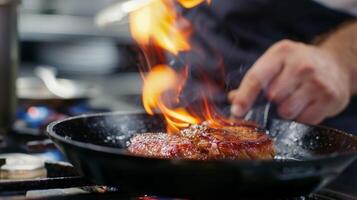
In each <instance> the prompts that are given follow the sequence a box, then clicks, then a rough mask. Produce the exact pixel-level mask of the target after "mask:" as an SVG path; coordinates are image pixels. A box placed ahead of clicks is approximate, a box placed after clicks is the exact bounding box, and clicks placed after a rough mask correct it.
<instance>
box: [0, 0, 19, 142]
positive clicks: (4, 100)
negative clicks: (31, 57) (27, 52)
mask: <svg viewBox="0 0 357 200" xmlns="http://www.w3.org/2000/svg"><path fill="white" fill-rule="evenodd" d="M17 4H18V1H13V0H0V136H1V135H4V134H5V133H7V132H8V131H9V130H10V128H11V125H12V122H13V120H14V117H15V109H16V89H15V88H16V85H15V80H16V69H17V65H18V36H17V35H18V34H17V11H16V9H17Z"/></svg>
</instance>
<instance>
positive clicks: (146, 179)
mask: <svg viewBox="0 0 357 200" xmlns="http://www.w3.org/2000/svg"><path fill="white" fill-rule="evenodd" d="M47 130H48V134H49V136H50V138H51V139H52V140H53V141H54V142H55V143H56V145H57V146H58V147H59V148H60V149H61V150H62V151H63V152H64V154H65V155H66V156H67V157H68V159H69V161H70V162H71V163H72V164H73V165H74V166H75V167H76V168H77V169H78V171H79V172H80V173H81V174H82V175H84V176H85V177H86V178H88V179H90V180H92V181H93V182H95V183H96V184H99V185H109V186H118V187H119V188H120V189H121V191H123V192H124V191H125V192H130V194H137V195H143V194H149V195H161V196H170V197H185V198H200V199H201V198H223V197H232V196H235V197H244V196H250V197H252V196H253V197H262V196H263V197H265V198H268V197H276V196H278V197H292V196H299V195H303V194H308V193H310V192H313V191H316V190H318V189H320V188H321V187H323V186H325V185H326V184H327V183H328V182H329V181H331V180H332V179H333V178H335V177H336V176H337V175H338V174H340V173H341V172H342V171H343V170H344V169H345V168H346V167H347V166H348V165H349V164H350V163H351V162H352V161H353V160H354V159H355V157H356V150H357V139H356V137H354V136H352V135H349V134H346V133H344V132H341V131H338V130H335V129H330V128H325V127H315V126H307V125H304V124H299V123H296V122H292V121H283V120H278V119H273V120H272V121H271V122H270V127H269V128H268V130H269V135H270V136H271V137H272V138H273V139H274V143H275V147H276V150H277V154H278V156H277V157H278V158H279V157H280V159H277V160H273V161H238V160H216V161H189V160H169V159H155V158H147V157H139V156H133V155H130V154H129V153H128V152H127V150H126V145H127V142H128V141H129V139H130V138H131V137H132V136H133V135H134V134H136V133H144V132H158V131H162V130H164V123H163V118H162V116H161V115H156V116H149V115H147V114H140V113H108V114H95V115H83V116H79V117H74V118H69V119H65V120H63V121H59V122H54V123H52V124H51V125H49V127H48V129H47Z"/></svg>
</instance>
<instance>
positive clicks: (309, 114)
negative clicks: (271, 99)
mask: <svg viewBox="0 0 357 200" xmlns="http://www.w3.org/2000/svg"><path fill="white" fill-rule="evenodd" d="M325 108H326V106H321V103H320V102H317V101H316V102H314V103H312V104H311V105H309V106H308V107H307V108H306V109H305V110H304V111H303V112H302V113H301V114H300V115H299V116H298V117H297V119H296V120H297V121H299V122H302V123H307V124H311V125H316V124H319V123H320V122H322V120H323V119H324V118H325V117H326V110H325Z"/></svg>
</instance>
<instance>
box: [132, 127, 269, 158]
mask: <svg viewBox="0 0 357 200" xmlns="http://www.w3.org/2000/svg"><path fill="white" fill-rule="evenodd" d="M128 150H129V152H131V153H133V154H136V155H142V156H149V157H158V158H177V159H194V160H207V159H272V158H273V157H274V154H275V152H274V146H273V142H272V140H271V139H270V138H269V137H268V136H267V135H266V134H265V133H264V132H261V131H259V130H258V129H257V128H255V127H250V126H226V127H224V128H219V129H217V128H211V127H209V126H207V125H192V126H191V127H189V128H187V129H184V130H182V131H180V132H179V133H178V134H176V135H169V134H166V133H145V134H139V135H137V136H135V137H133V138H132V140H131V145H130V146H129V148H128Z"/></svg>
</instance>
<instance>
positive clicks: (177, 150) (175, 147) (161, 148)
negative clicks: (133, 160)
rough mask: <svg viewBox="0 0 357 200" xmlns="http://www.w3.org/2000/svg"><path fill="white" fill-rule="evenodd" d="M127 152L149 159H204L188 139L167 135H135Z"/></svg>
mask: <svg viewBox="0 0 357 200" xmlns="http://www.w3.org/2000/svg"><path fill="white" fill-rule="evenodd" d="M128 150H129V152H131V153H133V154H136V155H142V156H149V157H158V158H182V159H184V158H187V159H195V160H201V159H204V158H202V156H203V155H202V154H201V153H200V151H199V149H198V148H197V147H195V146H194V144H193V143H192V142H191V141H190V139H188V138H185V137H181V136H179V135H169V134H167V133H144V134H139V135H136V136H135V137H133V138H132V139H131V144H130V146H129V147H128Z"/></svg>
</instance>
